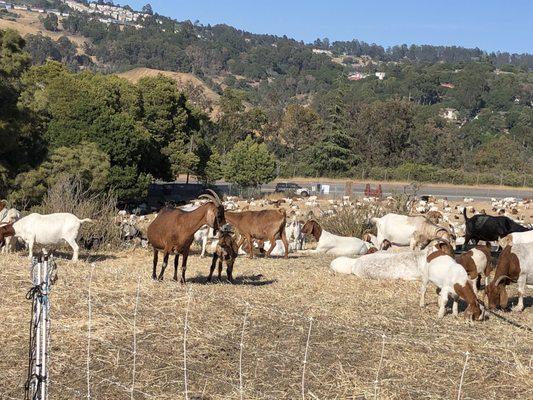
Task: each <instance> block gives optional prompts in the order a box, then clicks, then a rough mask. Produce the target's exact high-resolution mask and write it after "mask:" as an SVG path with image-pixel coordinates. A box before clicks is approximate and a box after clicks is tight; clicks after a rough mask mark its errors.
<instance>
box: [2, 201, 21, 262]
mask: <svg viewBox="0 0 533 400" xmlns="http://www.w3.org/2000/svg"><path fill="white" fill-rule="evenodd" d="M19 219H20V211H18V210H17V209H15V208H7V202H6V201H5V200H3V201H2V202H0V226H2V225H8V224H12V223H14V222H15V221H18V220H19ZM15 244H16V240H13V237H11V236H7V237H6V238H5V245H4V246H0V247H2V253H9V252H11V251H14V249H15Z"/></svg>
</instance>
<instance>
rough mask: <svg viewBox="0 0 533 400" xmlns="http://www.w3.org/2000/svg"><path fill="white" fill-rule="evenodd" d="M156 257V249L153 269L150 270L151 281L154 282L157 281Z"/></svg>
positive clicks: (155, 250)
mask: <svg viewBox="0 0 533 400" xmlns="http://www.w3.org/2000/svg"><path fill="white" fill-rule="evenodd" d="M157 256H158V251H157V249H154V267H153V270H152V279H153V280H154V281H155V280H156V279H157V274H156V270H157Z"/></svg>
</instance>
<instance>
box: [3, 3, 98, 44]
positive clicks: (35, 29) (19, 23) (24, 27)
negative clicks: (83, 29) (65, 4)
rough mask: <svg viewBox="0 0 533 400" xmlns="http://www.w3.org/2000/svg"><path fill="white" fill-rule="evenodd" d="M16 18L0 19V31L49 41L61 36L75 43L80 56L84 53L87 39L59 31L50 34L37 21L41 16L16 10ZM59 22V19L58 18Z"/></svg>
mask: <svg viewBox="0 0 533 400" xmlns="http://www.w3.org/2000/svg"><path fill="white" fill-rule="evenodd" d="M15 14H17V15H18V17H17V18H16V19H15V20H12V19H7V18H0V29H14V30H16V31H18V32H19V33H20V35H21V36H23V37H24V36H27V35H38V34H41V35H43V36H47V37H49V38H50V39H53V40H57V39H59V38H60V37H61V36H66V37H68V39H69V40H70V41H71V42H73V43H75V44H76V46H77V47H78V52H79V53H80V54H83V53H84V46H85V44H86V43H88V42H89V39H87V38H84V37H83V36H80V35H73V34H72V33H70V32H68V31H64V30H61V31H59V32H51V31H47V30H46V29H44V27H43V24H42V22H41V21H40V20H39V17H40V16H41V14H38V13H35V12H29V11H21V10H16V13H15ZM59 21H60V22H61V17H60V18H59Z"/></svg>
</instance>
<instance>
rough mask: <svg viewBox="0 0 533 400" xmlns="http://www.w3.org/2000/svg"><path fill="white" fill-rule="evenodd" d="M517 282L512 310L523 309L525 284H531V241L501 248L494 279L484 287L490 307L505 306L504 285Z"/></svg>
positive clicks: (532, 264) (532, 251) (532, 250)
mask: <svg viewBox="0 0 533 400" xmlns="http://www.w3.org/2000/svg"><path fill="white" fill-rule="evenodd" d="M511 282H517V283H518V304H517V305H516V307H514V308H513V311H518V312H520V311H522V310H523V309H524V292H525V290H526V285H533V243H522V244H515V245H514V246H507V247H506V248H505V249H503V251H502V253H501V254H500V259H499V260H498V266H497V267H496V272H495V273H494V279H493V280H492V282H491V283H490V284H489V285H488V286H487V288H486V289H485V295H486V296H487V298H488V303H489V304H488V307H489V308H490V309H492V308H496V307H498V306H500V307H501V308H506V307H507V302H508V300H509V297H508V295H507V291H506V289H505V286H507V285H509V284H511Z"/></svg>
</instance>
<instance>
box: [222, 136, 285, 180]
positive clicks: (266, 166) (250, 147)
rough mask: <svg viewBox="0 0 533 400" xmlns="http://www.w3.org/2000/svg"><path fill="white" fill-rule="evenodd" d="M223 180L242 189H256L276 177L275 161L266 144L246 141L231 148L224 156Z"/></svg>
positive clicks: (249, 137) (250, 138)
mask: <svg viewBox="0 0 533 400" xmlns="http://www.w3.org/2000/svg"><path fill="white" fill-rule="evenodd" d="M225 160H226V165H225V168H224V178H225V179H226V180H227V181H228V182H232V183H236V184H237V185H240V186H242V187H257V186H258V185H261V184H263V183H267V182H270V181H272V180H273V179H274V178H275V177H276V159H275V157H274V155H273V154H272V153H270V152H269V151H268V148H267V146H266V144H264V143H257V142H254V140H253V139H252V137H251V136H250V135H248V136H247V137H246V139H244V140H242V141H240V142H238V143H236V144H235V146H233V148H232V149H231V151H230V152H229V153H228V154H227V155H226V158H225Z"/></svg>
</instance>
